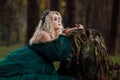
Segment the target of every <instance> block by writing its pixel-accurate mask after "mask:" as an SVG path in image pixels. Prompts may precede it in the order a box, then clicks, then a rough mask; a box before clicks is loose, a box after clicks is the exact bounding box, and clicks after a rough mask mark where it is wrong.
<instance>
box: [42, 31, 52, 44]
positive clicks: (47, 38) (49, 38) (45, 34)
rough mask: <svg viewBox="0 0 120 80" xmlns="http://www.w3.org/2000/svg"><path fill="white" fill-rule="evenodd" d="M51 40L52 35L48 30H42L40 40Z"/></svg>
mask: <svg viewBox="0 0 120 80" xmlns="http://www.w3.org/2000/svg"><path fill="white" fill-rule="evenodd" d="M50 40H51V37H50V35H49V33H47V32H46V31H42V33H41V38H40V42H46V41H50Z"/></svg>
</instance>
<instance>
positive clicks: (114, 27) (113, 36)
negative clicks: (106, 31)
mask: <svg viewBox="0 0 120 80" xmlns="http://www.w3.org/2000/svg"><path fill="white" fill-rule="evenodd" d="M118 17H119V0H113V8H112V19H111V30H110V36H109V41H110V42H109V50H108V51H109V53H110V54H114V55H117V54H118V53H116V41H117V32H118Z"/></svg>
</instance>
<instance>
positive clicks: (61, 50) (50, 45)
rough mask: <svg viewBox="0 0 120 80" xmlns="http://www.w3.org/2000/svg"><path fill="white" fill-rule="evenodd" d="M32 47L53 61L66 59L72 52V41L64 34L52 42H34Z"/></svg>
mask: <svg viewBox="0 0 120 80" xmlns="http://www.w3.org/2000/svg"><path fill="white" fill-rule="evenodd" d="M30 47H31V48H32V49H33V50H35V51H37V53H38V54H42V55H44V56H46V57H47V58H48V59H50V60H53V61H63V60H66V59H67V58H68V57H69V56H70V55H71V54H72V47H71V44H70V41H69V39H68V38H67V37H66V36H64V35H60V36H59V38H58V39H55V40H53V41H50V42H46V43H39V44H32V45H30Z"/></svg>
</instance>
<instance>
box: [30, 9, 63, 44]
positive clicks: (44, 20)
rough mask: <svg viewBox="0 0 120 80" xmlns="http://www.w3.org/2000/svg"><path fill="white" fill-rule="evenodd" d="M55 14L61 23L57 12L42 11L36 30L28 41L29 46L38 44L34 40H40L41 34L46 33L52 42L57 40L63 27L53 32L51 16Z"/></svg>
mask: <svg viewBox="0 0 120 80" xmlns="http://www.w3.org/2000/svg"><path fill="white" fill-rule="evenodd" d="M54 14H57V15H58V16H59V18H60V19H61V22H62V17H61V15H60V13H59V12H57V11H48V10H47V11H44V12H43V14H42V15H41V19H40V21H39V24H38V26H37V27H36V30H35V32H34V34H33V36H32V38H31V39H30V41H29V42H30V44H33V43H38V42H37V41H36V40H37V39H40V38H41V35H42V32H43V31H46V32H47V33H48V34H50V36H52V40H53V39H55V38H57V37H58V36H59V34H61V33H62V30H63V26H62V27H61V28H60V29H59V30H57V31H55V30H54V25H53V15H54Z"/></svg>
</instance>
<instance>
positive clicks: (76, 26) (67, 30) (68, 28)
mask: <svg viewBox="0 0 120 80" xmlns="http://www.w3.org/2000/svg"><path fill="white" fill-rule="evenodd" d="M75 29H84V27H83V26H82V25H81V24H76V25H75V27H73V28H70V27H67V28H66V29H64V31H63V33H64V34H66V33H68V32H69V31H71V30H75Z"/></svg>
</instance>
